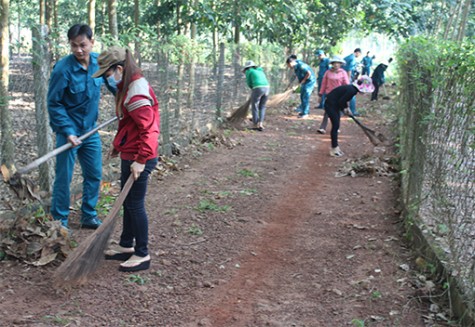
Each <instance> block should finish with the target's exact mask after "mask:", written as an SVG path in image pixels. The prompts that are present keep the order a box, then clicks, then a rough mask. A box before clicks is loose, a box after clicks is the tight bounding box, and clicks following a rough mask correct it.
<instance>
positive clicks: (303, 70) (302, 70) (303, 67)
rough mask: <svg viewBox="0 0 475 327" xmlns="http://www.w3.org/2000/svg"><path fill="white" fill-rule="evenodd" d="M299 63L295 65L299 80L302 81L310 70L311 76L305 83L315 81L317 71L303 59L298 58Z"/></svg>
mask: <svg viewBox="0 0 475 327" xmlns="http://www.w3.org/2000/svg"><path fill="white" fill-rule="evenodd" d="M296 61H297V65H295V67H294V71H295V75H297V78H298V80H299V82H301V81H302V80H303V79H304V77H305V76H306V75H307V72H310V77H309V78H308V79H307V81H306V82H305V83H311V82H313V83H315V81H316V78H315V73H314V72H313V70H312V68H310V66H309V65H307V64H306V63H304V62H303V61H302V60H296Z"/></svg>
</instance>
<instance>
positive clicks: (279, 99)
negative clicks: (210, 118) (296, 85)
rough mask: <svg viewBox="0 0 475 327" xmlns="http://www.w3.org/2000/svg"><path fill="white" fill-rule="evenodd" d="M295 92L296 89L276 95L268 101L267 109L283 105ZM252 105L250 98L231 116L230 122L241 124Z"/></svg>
mask: <svg viewBox="0 0 475 327" xmlns="http://www.w3.org/2000/svg"><path fill="white" fill-rule="evenodd" d="M294 90H295V89H293V88H292V89H288V90H287V91H285V92H282V93H278V94H274V95H273V96H271V97H270V98H269V100H267V108H275V107H277V106H279V105H281V104H282V103H284V102H285V101H287V100H288V99H289V98H290V96H291V95H292V93H293V92H294ZM250 105H251V99H250V98H249V99H247V101H246V102H245V103H244V104H243V105H241V106H240V107H239V108H237V109H236V110H234V111H233V112H232V113H231V115H230V116H229V117H228V122H229V123H231V124H234V125H239V124H241V123H242V122H243V121H244V119H246V117H247V114H248V112H249V107H250Z"/></svg>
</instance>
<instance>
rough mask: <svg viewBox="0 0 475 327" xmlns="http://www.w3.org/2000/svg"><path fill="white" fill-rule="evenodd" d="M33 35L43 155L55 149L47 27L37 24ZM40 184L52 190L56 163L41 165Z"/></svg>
mask: <svg viewBox="0 0 475 327" xmlns="http://www.w3.org/2000/svg"><path fill="white" fill-rule="evenodd" d="M32 35H33V61H32V62H33V82H34V83H33V85H34V87H35V89H34V95H35V113H36V135H37V139H36V142H37V146H38V156H39V157H41V156H43V155H45V154H46V153H48V152H50V151H51V150H52V149H53V137H52V133H51V129H50V128H49V121H48V107H47V93H48V79H49V75H50V62H49V60H48V59H49V58H50V55H49V53H48V52H49V51H48V32H47V27H46V26H45V25H43V26H37V27H34V28H33V30H32ZM39 170H40V175H39V185H40V188H41V189H42V190H44V191H47V192H50V191H51V189H52V188H51V187H52V185H53V179H54V165H53V164H51V162H45V163H44V164H43V165H41V166H40V167H39Z"/></svg>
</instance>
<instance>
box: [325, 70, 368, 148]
mask: <svg viewBox="0 0 475 327" xmlns="http://www.w3.org/2000/svg"><path fill="white" fill-rule="evenodd" d="M373 90H374V86H373V84H372V82H371V78H369V77H368V76H361V77H360V78H359V79H357V80H356V81H355V82H353V84H346V85H341V86H338V87H337V88H335V89H333V91H331V92H330V93H329V94H328V95H327V100H326V102H325V111H326V113H327V114H328V117H330V121H331V122H332V129H331V133H330V135H331V149H330V155H331V156H332V157H341V156H343V152H342V151H341V150H340V147H339V146H338V129H339V128H340V116H341V111H344V113H345V114H347V115H350V114H351V111H349V110H348V101H350V100H351V99H352V98H354V97H355V96H356V94H358V92H365V93H367V92H373Z"/></svg>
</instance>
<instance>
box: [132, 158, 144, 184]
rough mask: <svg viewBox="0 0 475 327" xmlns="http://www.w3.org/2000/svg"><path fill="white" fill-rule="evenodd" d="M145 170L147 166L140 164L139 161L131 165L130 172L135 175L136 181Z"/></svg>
mask: <svg viewBox="0 0 475 327" xmlns="http://www.w3.org/2000/svg"><path fill="white" fill-rule="evenodd" d="M144 169H145V164H141V163H138V162H137V161H134V162H133V163H132V164H131V165H130V172H131V173H132V175H134V180H137V179H139V177H140V174H141V173H142V172H143V171H144Z"/></svg>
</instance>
